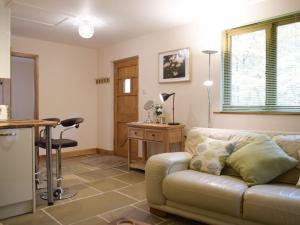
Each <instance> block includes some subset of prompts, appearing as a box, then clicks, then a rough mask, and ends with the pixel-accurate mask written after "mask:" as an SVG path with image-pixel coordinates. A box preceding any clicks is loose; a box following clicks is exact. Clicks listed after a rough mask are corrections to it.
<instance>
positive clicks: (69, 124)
mask: <svg viewBox="0 0 300 225" xmlns="http://www.w3.org/2000/svg"><path fill="white" fill-rule="evenodd" d="M83 121H84V119H83V118H80V117H79V118H71V119H66V120H62V121H60V125H61V126H62V127H63V128H64V129H63V130H62V131H61V132H60V137H59V139H52V140H51V141H52V149H56V189H55V191H54V193H53V195H54V197H55V198H56V199H57V200H59V199H66V198H71V197H73V196H75V195H76V194H77V193H68V192H64V190H63V188H62V179H63V178H62V167H61V151H62V149H63V148H69V147H75V146H77V145H78V142H77V141H75V140H71V139H64V138H63V134H64V133H65V132H66V131H68V130H71V129H73V128H79V124H80V123H82V122H83ZM36 146H38V147H40V148H44V149H45V148H46V141H45V138H40V140H39V141H37V142H36ZM41 198H42V199H47V195H44V194H42V195H41Z"/></svg>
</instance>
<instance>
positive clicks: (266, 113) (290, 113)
mask: <svg viewBox="0 0 300 225" xmlns="http://www.w3.org/2000/svg"><path fill="white" fill-rule="evenodd" d="M213 113H214V114H241V115H243V114H244V115H289V116H290V115H294V116H299V115H300V112H262V111H252V112H238V111H232V112H230V111H218V112H213Z"/></svg>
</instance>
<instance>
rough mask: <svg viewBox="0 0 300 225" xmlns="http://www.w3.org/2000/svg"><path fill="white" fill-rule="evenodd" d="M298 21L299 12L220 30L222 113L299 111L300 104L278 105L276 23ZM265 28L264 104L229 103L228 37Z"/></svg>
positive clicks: (284, 23)
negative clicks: (221, 45)
mask: <svg viewBox="0 0 300 225" xmlns="http://www.w3.org/2000/svg"><path fill="white" fill-rule="evenodd" d="M299 21H300V12H297V13H293V14H290V15H288V16H283V17H279V18H275V19H271V20H267V21H263V22H259V23H255V24H251V25H247V26H243V27H238V28H233V29H230V30H226V31H224V32H223V52H222V53H223V54H222V57H223V58H222V62H223V79H222V94H223V95H222V111H221V112H224V113H230V112H232V113H239V112H240V113H251V112H253V113H259V112H261V113H274V112H275V113H276V112H280V113H285V114H286V113H291V114H292V113H295V112H296V113H300V106H278V105H277V104H276V102H277V99H276V97H277V71H276V70H277V59H276V57H277V27H278V26H282V25H286V24H291V23H295V22H299ZM258 30H265V31H266V89H265V92H266V93H265V94H266V99H265V105H264V106H234V105H231V47H232V46H231V44H232V43H231V38H232V36H234V35H238V34H244V33H250V32H255V31H258Z"/></svg>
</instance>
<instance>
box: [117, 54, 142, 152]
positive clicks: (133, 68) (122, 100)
mask: <svg viewBox="0 0 300 225" xmlns="http://www.w3.org/2000/svg"><path fill="white" fill-rule="evenodd" d="M134 121H138V57H137V56H135V57H131V58H127V59H122V60H118V61H115V62H114V153H115V155H118V156H123V157H127V123H129V122H134ZM137 148H138V147H137V141H136V142H135V143H133V146H132V152H133V155H135V156H137V152H138V150H137Z"/></svg>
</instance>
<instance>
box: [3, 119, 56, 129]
mask: <svg viewBox="0 0 300 225" xmlns="http://www.w3.org/2000/svg"><path fill="white" fill-rule="evenodd" d="M56 125H57V122H54V121H46V120H0V129H10V128H28V127H34V126H43V127H44V126H56Z"/></svg>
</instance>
